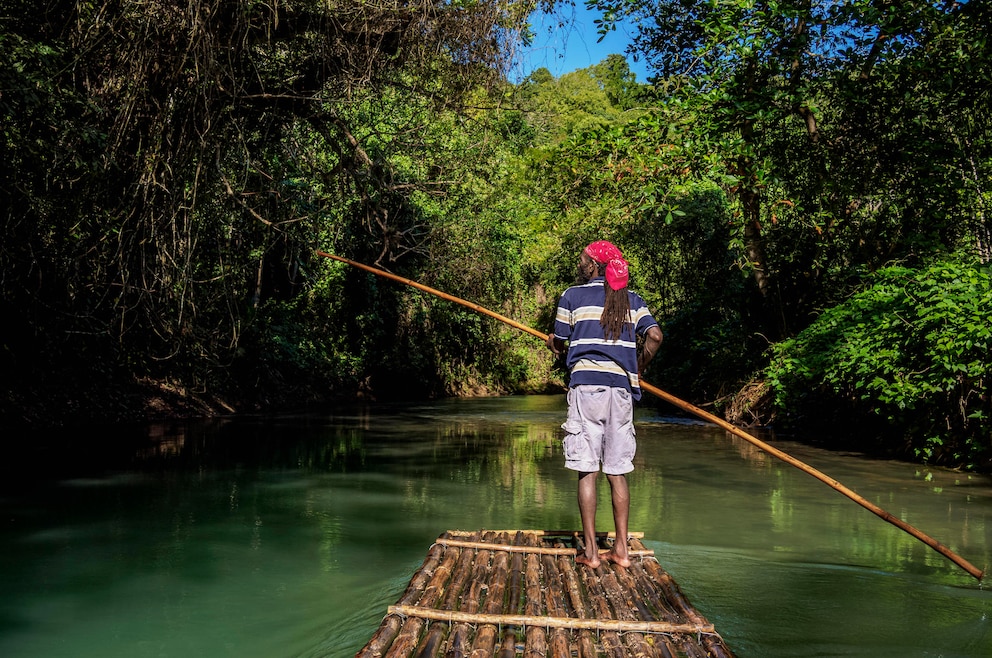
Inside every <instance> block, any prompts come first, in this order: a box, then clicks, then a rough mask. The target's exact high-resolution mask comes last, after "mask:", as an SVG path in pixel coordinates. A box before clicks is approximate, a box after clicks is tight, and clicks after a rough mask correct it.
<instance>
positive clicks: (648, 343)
mask: <svg viewBox="0 0 992 658" xmlns="http://www.w3.org/2000/svg"><path fill="white" fill-rule="evenodd" d="M662 338H663V335H662V333H661V329H659V328H658V325H655V326H653V327H651V328H650V329H648V333H647V335H646V336H645V337H644V347H643V348H641V353H640V354H638V355H637V373H638V374H640V373H642V372H644V369H645V368H646V367H647V365H648V364H649V363H651V359H653V358H654V355H655V354H657V353H658V348H659V347H661V340H662Z"/></svg>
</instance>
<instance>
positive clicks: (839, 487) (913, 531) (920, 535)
mask: <svg viewBox="0 0 992 658" xmlns="http://www.w3.org/2000/svg"><path fill="white" fill-rule="evenodd" d="M317 255H319V256H324V257H325V258H331V259H333V260H337V261H341V262H342V263H347V264H348V265H351V266H353V267H357V268H358V269H361V270H365V271H367V272H371V273H373V274H376V275H378V276H382V277H385V278H387V279H392V280H393V281H398V282H400V283H403V284H406V285H408V286H411V287H413V288H416V289H418V290H422V291H424V292H426V293H429V294H431V295H435V296H436V297H440V298H441V299H446V300H448V301H451V302H454V303H456V304H461V305H462V306H465V307H468V308H470V309H472V310H473V311H476V312H477V313H481V314H483V315H488V316H489V317H491V318H495V319H497V320H499V321H500V322H503V323H504V324H508V325H510V326H511V327H514V328H516V329H519V330H521V331H523V332H525V333H528V334H531V335H533V336H535V337H537V338H540V339H541V340H546V339H547V334H545V333H542V332H539V331H537V330H536V329H532V328H531V327H528V326H526V325H523V324H520V323H519V322H517V321H516V320H513V319H511V318H508V317H506V316H505V315H501V314H499V313H496V312H495V311H490V310H489V309H487V308H484V307H482V306H479V305H478V304H474V303H472V302H468V301H465V300H464V299H461V298H459V297H455V296H454V295H449V294H447V293H444V292H441V291H440V290H435V289H434V288H431V287H429V286H425V285H423V284H421V283H417V282H416V281H412V280H410V279H407V278H404V277H401V276H397V275H396V274H393V273H391V272H386V271H385V270H381V269H378V268H375V267H370V266H368V265H364V264H362V263H357V262H355V261H352V260H348V259H347V258H342V257H341V256H335V255H334V254H329V253H327V252H325V251H319V250H318V251H317ZM641 389H642V390H644V391H647V392H648V393H651V394H652V395H654V396H656V397H659V398H661V399H662V400H665V401H666V402H668V403H670V404H673V405H675V406H676V407H678V408H680V409H683V410H685V411H688V412H689V413H691V414H693V415H695V416H697V417H699V418H701V419H703V420H705V421H708V422H710V423H713V424H715V425H718V426H720V427H722V428H723V429H725V430H726V431H728V432H730V433H731V434H733V435H735V436H738V437H740V438H742V439H744V440H745V441H747V442H748V443H750V444H752V445H754V446H756V447H758V448H760V449H761V450H764V451H765V452H767V453H768V454H770V455H772V456H774V457H777V458H778V459H781V460H782V461H784V462H785V463H786V464H789V465H790V466H794V467H796V468H798V469H799V470H801V471H803V472H804V473H806V474H808V475H811V476H813V477H814V478H816V479H817V480H819V481H820V482H823V483H824V484H826V485H827V486H828V487H830V488H832V489H834V490H835V491H837V492H839V493H841V494H843V495H844V496H846V497H848V498H850V499H851V500H853V501H854V502H856V503H857V504H859V505H861V506H862V507H864V508H865V509H867V510H868V511H869V512H871V513H872V514H874V515H876V516H878V517H879V518H881V519H882V520H883V521H887V522H888V523H891V524H892V525H894V526H896V527H897V528H899V529H900V530H903V531H905V532H907V533H909V534H910V535H912V536H913V537H915V538H916V539H918V540H920V541H921V542H923V543H924V544H926V545H927V546H929V547H930V548H932V549H933V550H935V551H937V552H938V553H940V554H941V555H943V556H944V557H946V558H947V559H948V560H950V561H951V562H953V563H954V564H956V565H958V566H959V567H961V568H962V569H964V570H965V571H967V572H968V573H969V574H971V575H972V576H973V577H975V578H976V579H978V581H979V582H981V580H982V576H984V574H985V572H984V571H982V570H981V569H979V568H978V567H976V566H975V565H973V564H971V563H970V562H968V560H966V559H964V558H963V557H961V556H960V555H958V554H957V553H955V552H954V551H952V550H951V549H949V548H948V547H947V546H945V545H944V544H942V543H940V542H939V541H937V540H936V539H934V538H933V537H930V536H929V535H927V534H926V533H924V532H922V531H921V530H918V529H917V528H915V527H914V526H912V525H910V524H909V523H906V522H905V521H903V520H902V519H900V518H898V517H896V516H893V515H892V514H890V513H889V512H887V511H885V510H884V509H882V508H881V507H879V506H878V505H876V504H874V503H872V502H871V501H869V500H867V499H865V498H864V497H862V496H860V495H859V494H857V493H856V492H854V491H853V490H851V489H849V488H847V487H846V486H844V485H843V484H841V483H840V482H838V481H837V480H835V479H833V478H831V477H829V476H828V475H826V474H825V473H822V472H821V471H819V470H817V469H815V468H813V467H812V466H810V465H808V464H806V463H804V462H802V461H800V460H798V459H796V458H795V457H793V456H792V455H789V454H788V453H785V452H783V451H781V450H779V449H778V448H774V447H772V446H770V445H768V444H767V443H765V442H764V441H761V440H760V439H758V438H757V437H755V436H752V435H751V434H749V433H748V432H745V431H744V430H742V429H741V428H739V427H737V426H736V425H733V424H731V423H728V422H727V421H725V420H723V419H722V418H719V417H717V416H714V415H713V414H711V413H709V412H708V411H704V410H702V409H700V408H699V407H697V406H695V405H693V404H690V403H688V402H685V401H683V400H680V399H679V398H677V397H675V396H674V395H672V394H670V393H666V392H665V391H663V390H661V389H660V388H658V387H656V386H652V385H651V384H649V383H647V382H646V381H644V380H643V379H642V380H641Z"/></svg>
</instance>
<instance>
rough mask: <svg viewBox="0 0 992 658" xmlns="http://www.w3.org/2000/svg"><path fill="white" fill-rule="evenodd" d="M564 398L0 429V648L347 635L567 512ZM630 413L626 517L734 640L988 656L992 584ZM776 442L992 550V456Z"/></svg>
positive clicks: (298, 640) (258, 641)
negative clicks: (445, 543)
mask: <svg viewBox="0 0 992 658" xmlns="http://www.w3.org/2000/svg"><path fill="white" fill-rule="evenodd" d="M563 416H564V399H563V397H562V396H529V397H510V398H496V399H482V400H449V401H439V402H434V403H426V404H413V405H399V404H393V405H373V406H364V407H353V408H345V409H337V410H333V411H331V412H327V413H323V414H308V415H295V416H279V417H236V418H227V419H211V420H205V421H195V422H194V421H190V422H175V423H164V424H153V425H148V426H114V427H107V428H91V430H90V431H89V432H86V433H85V435H84V434H82V433H79V434H72V435H55V436H47V437H46V436H31V435H22V436H19V437H8V442H7V444H6V445H7V446H8V447H9V449H8V452H7V454H8V457H10V458H9V459H6V460H4V465H3V467H2V469H3V475H4V477H3V483H2V485H0V514H2V516H0V520H2V525H0V541H2V542H3V545H4V547H5V550H4V551H3V552H2V554H0V584H2V586H3V589H4V597H3V598H2V599H0V655H5V656H7V655H9V656H23V657H33V656H59V655H66V656H69V655H72V656H103V657H106V656H129V657H130V656H144V655H149V656H151V655H154V656H188V655H204V656H235V655H236V656H260V657H261V656H266V657H271V656H351V655H353V654H354V653H355V651H357V650H358V649H359V648H361V646H362V645H363V644H364V643H365V642H366V641H367V640H368V639H369V637H371V634H372V633H373V632H374V630H375V628H376V626H377V625H378V623H379V621H380V620H381V618H382V616H383V614H384V612H385V610H386V608H387V607H388V606H389V605H390V604H392V603H394V602H395V601H396V599H397V598H398V597H399V596H400V595H401V594H402V592H403V590H404V589H405V587H406V584H407V581H408V579H409V578H410V576H411V575H412V574H413V572H414V571H415V570H416V569H417V568H418V567H419V566H420V564H421V562H422V561H423V559H424V557H425V555H426V553H427V550H428V549H429V547H430V545H431V543H432V542H433V541H434V539H435V538H436V537H437V536H438V534H440V533H441V532H443V531H444V530H447V529H469V530H474V529H481V528H573V527H577V525H578V523H579V522H578V517H577V511H576V509H575V476H574V474H573V473H569V472H567V471H566V470H565V469H564V468H563V467H562V464H561V461H562V457H561V449H560V444H559V436H560V429H559V425H560V423H561V422H562V420H563ZM637 428H638V444H639V445H638V454H637V458H636V461H635V471H634V472H633V473H631V474H630V476H629V480H630V483H631V491H632V496H633V507H632V510H631V528H632V529H634V530H639V531H642V532H644V533H645V535H646V543H647V544H648V546H649V547H650V548H653V549H654V550H655V551H656V553H657V556H658V559H659V561H660V562H661V563H662V565H663V566H664V567H665V568H666V569H667V570H669V571H670V572H671V573H672V575H673V576H674V577H675V578H676V580H677V581H678V582H679V584H680V586H681V587H682V589H683V590H684V591H685V592H686V594H687V595H688V597H689V598H690V600H691V601H692V602H693V603H694V604H695V605H696V606H697V607H698V608H699V609H700V610H701V611H702V612H703V614H705V615H706V616H707V617H708V618H709V619H710V621H712V622H713V623H714V624H715V625H716V627H717V629H718V630H719V631H720V633H721V634H722V635H723V636H724V638H725V639H727V641H728V643H729V644H730V645H731V646H732V647H733V648H734V649H735V650H736V651H737V652H738V655H739V656H742V657H746V656H756V657H757V656H760V657H766V656H812V655H817V656H914V655H915V656H936V655H941V656H985V655H992V630H990V628H989V620H988V618H989V613H990V605H992V598H990V594H989V593H988V592H987V591H986V590H984V589H982V588H981V587H979V586H978V585H977V584H976V583H975V582H974V580H973V579H971V577H970V576H968V575H967V574H964V573H963V572H961V571H960V570H959V569H957V567H955V566H954V565H953V564H951V563H949V562H948V561H947V560H946V559H945V558H943V557H942V556H940V555H938V554H937V553H936V552H934V551H932V550H931V549H930V548H928V547H926V546H924V545H922V544H921V543H920V542H918V541H916V540H915V539H913V538H912V537H910V536H908V535H906V534H905V533H903V532H901V531H899V530H898V529H896V528H894V527H893V526H891V525H889V524H886V523H884V522H882V521H881V520H879V519H878V518H877V517H875V516H873V515H872V514H870V513H869V512H867V511H866V510H864V509H862V508H860V507H858V506H857V505H855V504H853V503H851V502H850V501H849V500H847V499H845V498H843V497H842V496H840V495H839V494H837V493H836V492H833V491H832V490H830V489H829V488H828V487H825V486H824V485H823V484H822V483H820V482H817V481H815V480H813V479H812V478H810V477H809V476H807V475H805V474H803V473H801V472H799V471H798V470H797V469H795V468H793V467H791V466H788V465H785V464H783V463H782V462H779V461H778V460H777V459H775V458H773V457H770V456H768V455H766V454H764V453H762V452H761V451H760V450H758V449H756V448H754V447H753V446H751V445H750V444H749V443H747V442H744V441H741V440H739V439H736V438H734V437H731V436H729V435H728V434H727V433H725V432H724V431H722V430H720V429H718V428H714V427H712V426H709V425H706V424H703V423H699V422H695V421H686V420H684V419H671V418H666V417H662V416H658V415H657V414H656V413H654V412H652V411H650V410H643V411H641V410H639V415H638V422H637ZM84 437H85V438H84ZM762 438H763V440H766V439H767V438H768V437H762ZM775 444H776V446H778V447H780V448H782V449H783V450H786V451H787V452H790V453H792V454H794V455H795V456H796V457H798V458H800V459H802V460H803V461H805V462H807V463H809V464H810V465H812V466H815V467H816V468H818V469H820V470H822V471H823V472H825V473H828V474H830V475H831V476H833V477H836V478H837V479H839V480H840V481H841V482H844V483H845V484H846V485H847V486H849V487H851V488H852V489H854V490H855V491H858V492H859V493H860V494H861V495H864V496H865V497H867V498H869V499H870V500H872V501H873V502H875V503H876V504H878V505H880V506H881V507H883V508H885V509H888V510H889V511H890V512H892V513H894V514H897V515H898V516H900V517H901V518H905V519H906V520H907V521H908V522H910V523H913V524H914V525H916V526H917V527H920V528H921V529H923V530H925V531H926V532H928V533H929V534H931V535H933V536H935V537H936V538H938V539H940V540H941V541H943V542H944V543H946V544H947V545H948V546H950V547H951V548H952V549H953V550H955V551H956V552H959V553H961V554H962V555H965V556H966V557H968V559H970V560H972V561H973V562H974V563H976V564H979V565H985V564H989V563H990V562H992V560H990V551H989V546H990V542H989V539H990V538H992V524H990V523H989V519H990V516H992V483H990V481H989V479H988V478H986V477H984V476H971V475H967V474H962V473H955V472H952V471H941V470H936V469H926V468H924V467H921V466H917V465H911V464H905V463H900V462H884V461H877V460H866V459H863V458H861V457H859V456H857V455H852V454H837V453H829V452H826V451H823V450H818V449H816V448H811V447H808V446H802V445H799V444H793V443H788V442H782V441H776V442H775ZM10 446H17V447H16V449H15V448H12V447H10ZM599 498H600V509H599V513H598V517H597V519H598V523H599V524H600V527H601V528H602V529H609V528H610V527H611V518H610V506H609V501H608V494H607V488H606V487H605V483H603V484H602V485H601V487H600V497H599Z"/></svg>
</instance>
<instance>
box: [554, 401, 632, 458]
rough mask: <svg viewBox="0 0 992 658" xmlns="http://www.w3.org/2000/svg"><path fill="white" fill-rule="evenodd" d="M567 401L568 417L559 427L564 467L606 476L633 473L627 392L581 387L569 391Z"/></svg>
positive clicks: (629, 410)
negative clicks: (561, 432) (561, 434)
mask: <svg viewBox="0 0 992 658" xmlns="http://www.w3.org/2000/svg"><path fill="white" fill-rule="evenodd" d="M567 399H568V417H567V419H566V420H565V422H564V423H563V424H562V426H561V427H562V429H563V430H565V438H564V439H563V440H562V447H563V448H564V451H565V468H569V469H571V470H573V471H581V472H583V473H593V472H597V471H599V470H602V471H603V472H604V473H606V474H607V475H623V474H624V473H629V472H631V471H632V470H634V461H633V460H634V451H635V450H636V449H637V440H636V438H635V432H634V401H633V399H632V398H631V396H630V391H628V390H626V389H623V388H613V387H610V386H594V385H589V384H580V385H579V386H576V387H574V388H570V389H568V397H567ZM601 466H602V468H601Z"/></svg>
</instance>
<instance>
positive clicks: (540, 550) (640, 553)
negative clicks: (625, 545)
mask: <svg viewBox="0 0 992 658" xmlns="http://www.w3.org/2000/svg"><path fill="white" fill-rule="evenodd" d="M437 543H439V544H442V545H444V546H460V547H462V548H486V549H489V550H490V551H506V552H507V553H536V554H538V555H575V549H574V548H554V547H551V546H518V545H515V544H487V543H486V542H481V541H465V540H461V539H439V540H438V541H437ZM610 550H611V549H609V548H601V549H599V552H600V553H609V552H610ZM627 552H628V553H629V554H630V556H631V557H651V556H652V555H654V551H653V550H651V549H644V550H629V551H627Z"/></svg>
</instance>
